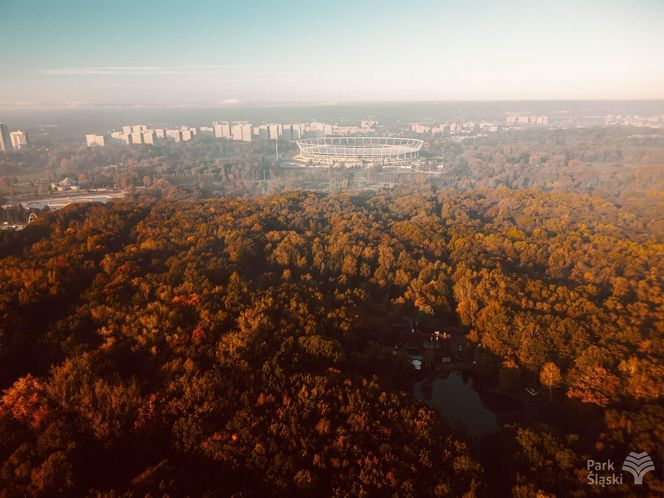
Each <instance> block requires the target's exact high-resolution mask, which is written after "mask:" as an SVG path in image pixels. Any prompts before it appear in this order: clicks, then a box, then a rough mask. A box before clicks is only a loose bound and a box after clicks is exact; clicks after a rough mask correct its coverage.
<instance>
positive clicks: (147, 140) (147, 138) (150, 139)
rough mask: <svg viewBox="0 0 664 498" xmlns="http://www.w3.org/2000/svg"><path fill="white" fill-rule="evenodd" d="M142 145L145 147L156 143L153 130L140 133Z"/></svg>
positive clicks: (155, 135)
mask: <svg viewBox="0 0 664 498" xmlns="http://www.w3.org/2000/svg"><path fill="white" fill-rule="evenodd" d="M141 138H142V139H143V143H144V144H147V145H154V144H155V142H156V141H157V134H156V133H155V131H154V130H147V131H144V132H142V133H141Z"/></svg>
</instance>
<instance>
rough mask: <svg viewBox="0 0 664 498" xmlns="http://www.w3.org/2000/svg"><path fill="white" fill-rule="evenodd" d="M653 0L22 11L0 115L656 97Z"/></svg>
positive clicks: (30, 7) (17, 13)
mask: <svg viewBox="0 0 664 498" xmlns="http://www.w3.org/2000/svg"><path fill="white" fill-rule="evenodd" d="M662 24H664V2H661V1H655V0H636V1H632V2H628V1H621V0H605V1H598V0H588V1H584V2H572V1H568V0H562V1H558V2H550V3H545V2H520V1H517V0H509V1H505V2H489V1H486V0H484V1H475V2H465V1H464V2H462V1H438V0H411V1H409V2H405V1H404V2H397V1H381V2H379V1H355V2H350V1H348V0H341V1H338V2H335V3H334V4H330V3H329V2H323V1H320V2H312V1H308V2H305V1H300V0H298V1H291V2H274V1H267V0H265V1H257V2H234V3H227V2H214V1H199V2H194V3H192V4H187V5H186V6H185V4H182V3H181V2H175V1H172V0H162V1H159V2H156V1H153V0H145V1H143V2H140V4H134V3H132V2H128V1H125V0H120V1H115V2H104V3H99V4H97V3H94V4H91V3H90V2H86V1H82V0H66V1H62V2H50V1H45V0H42V1H39V0H24V1H21V2H11V3H8V4H6V5H4V6H3V9H2V16H1V17H0V46H1V47H2V50H0V74H1V75H2V76H1V78H0V109H2V108H17V107H18V108H20V107H40V106H47V107H48V106H54V107H58V106H62V107H88V106H100V105H111V106H112V105H118V106H123V105H164V106H169V105H210V106H224V105H233V104H251V103H256V102H293V103H298V102H302V103H304V102H336V101H343V102H352V101H437V100H557V99H561V100H564V99H662V98H664V58H662V57H661V53H660V52H661V48H662V47H664V30H662V29H661V26H662Z"/></svg>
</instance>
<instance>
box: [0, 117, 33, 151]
mask: <svg viewBox="0 0 664 498" xmlns="http://www.w3.org/2000/svg"><path fill="white" fill-rule="evenodd" d="M28 142H29V139H28V134H27V133H26V132H25V131H21V130H17V131H12V132H10V131H9V128H8V127H7V125H6V124H3V123H0V152H5V151H8V150H13V149H16V150H21V149H24V148H25V147H27V146H28Z"/></svg>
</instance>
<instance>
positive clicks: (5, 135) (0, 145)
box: [0, 123, 12, 152]
mask: <svg viewBox="0 0 664 498" xmlns="http://www.w3.org/2000/svg"><path fill="white" fill-rule="evenodd" d="M11 149H12V140H11V137H10V136H9V128H7V125H6V124H2V123H0V152H4V151H6V150H11Z"/></svg>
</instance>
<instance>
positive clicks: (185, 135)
mask: <svg viewBox="0 0 664 498" xmlns="http://www.w3.org/2000/svg"><path fill="white" fill-rule="evenodd" d="M180 133H181V136H182V141H183V142H188V141H189V140H191V139H192V138H194V135H195V134H196V128H182V130H180Z"/></svg>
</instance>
